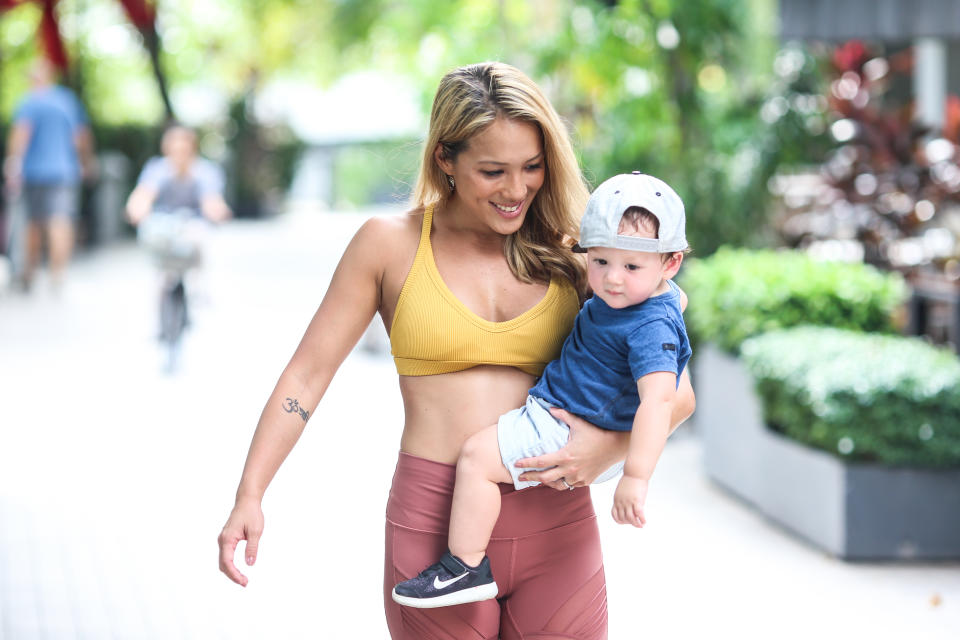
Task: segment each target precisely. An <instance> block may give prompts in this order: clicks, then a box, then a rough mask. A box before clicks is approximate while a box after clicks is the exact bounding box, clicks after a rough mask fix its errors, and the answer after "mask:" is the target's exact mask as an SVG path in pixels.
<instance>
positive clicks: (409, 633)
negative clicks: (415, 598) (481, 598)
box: [383, 521, 500, 640]
mask: <svg viewBox="0 0 960 640" xmlns="http://www.w3.org/2000/svg"><path fill="white" fill-rule="evenodd" d="M446 549H447V534H446V532H443V533H431V532H427V531H416V530H413V529H408V528H405V527H402V526H399V525H397V524H394V523H392V522H390V521H387V529H386V556H385V559H384V571H383V575H384V580H383V605H384V609H385V610H386V614H387V627H388V628H389V629H390V637H391V638H392V639H393V640H493V639H495V638H498V637H499V629H500V605H499V604H498V602H497V601H496V600H487V601H485V602H475V603H472V604H464V605H458V606H455V607H439V608H436V609H414V608H412V607H403V606H400V605H399V604H397V603H396V602H394V601H393V598H391V596H390V593H391V591H393V587H394V585H395V584H396V583H397V582H400V581H402V580H406V579H408V578H412V577H413V576H415V575H417V574H418V573H419V572H420V571H422V570H423V569H425V568H427V567H428V566H430V565H431V564H433V563H434V562H436V561H437V560H438V559H439V558H440V556H441V555H442V554H443V552H444V551H446Z"/></svg>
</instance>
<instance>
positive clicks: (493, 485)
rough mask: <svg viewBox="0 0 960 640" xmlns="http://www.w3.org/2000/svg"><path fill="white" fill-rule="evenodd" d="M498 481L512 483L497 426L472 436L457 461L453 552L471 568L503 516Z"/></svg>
mask: <svg viewBox="0 0 960 640" xmlns="http://www.w3.org/2000/svg"><path fill="white" fill-rule="evenodd" d="M498 482H504V483H512V482H513V478H511V477H510V472H509V471H507V468H506V467H505V466H503V460H501V459H500V447H499V445H498V444H497V425H491V426H489V427H487V428H486V429H484V430H483V431H480V432H479V433H476V434H474V435H473V436H471V437H470V438H469V439H468V440H467V441H466V442H465V443H464V445H463V449H462V450H461V451H460V459H459V460H458V461H457V483H456V486H455V487H454V489H453V507H452V509H451V511H450V540H449V544H450V553H452V554H453V555H455V556H457V557H458V558H460V559H461V560H463V561H464V562H466V563H467V564H468V565H470V566H474V567H475V566H477V565H478V564H480V561H481V560H483V556H484V555H485V554H486V551H487V544H488V543H489V542H490V534H491V533H492V532H493V525H494V524H496V522H497V517H498V516H499V515H500V488H499V487H498V486H497V483H498Z"/></svg>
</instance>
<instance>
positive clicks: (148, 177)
mask: <svg viewBox="0 0 960 640" xmlns="http://www.w3.org/2000/svg"><path fill="white" fill-rule="evenodd" d="M169 175H170V172H169V170H168V169H167V167H166V165H165V164H164V162H163V158H159V157H157V158H150V159H149V160H147V164H145V165H143V170H142V171H141V172H140V177H139V178H137V186H138V187H150V188H151V189H159V188H160V186H161V185H162V184H163V181H164V180H166V179H167V177H168V176H169Z"/></svg>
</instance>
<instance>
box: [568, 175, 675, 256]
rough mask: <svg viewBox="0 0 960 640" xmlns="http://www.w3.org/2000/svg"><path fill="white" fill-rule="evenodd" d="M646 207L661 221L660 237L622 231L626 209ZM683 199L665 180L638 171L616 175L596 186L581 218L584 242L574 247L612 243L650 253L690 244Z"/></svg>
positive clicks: (612, 244) (603, 245)
mask: <svg viewBox="0 0 960 640" xmlns="http://www.w3.org/2000/svg"><path fill="white" fill-rule="evenodd" d="M630 207H643V208H644V209H646V210H647V211H649V212H650V213H652V214H653V215H655V216H656V217H657V220H658V221H659V222H660V233H659V234H658V235H659V237H658V238H638V237H636V236H625V235H618V234H617V228H618V227H619V226H620V219H621V218H622V217H623V212H624V211H626V210H627V209H629V208H630ZM685 223H686V215H685V214H684V210H683V201H682V200H681V199H680V196H678V195H677V192H676V191H674V190H673V189H671V188H670V185H668V184H667V183H666V182H664V181H663V180H660V179H658V178H654V177H653V176H648V175H647V174H645V173H641V172H639V171H634V172H633V173H622V174H620V175H617V176H613V177H612V178H610V179H609V180H606V181H605V182H603V183H602V184H601V185H600V186H599V187H597V188H596V189H594V191H593V193H592V194H591V195H590V200H589V201H588V202H587V210H586V212H585V213H584V214H583V220H581V222H580V242H578V243H577V247H575V248H574V250H578V249H579V250H580V251H585V250H586V249H588V248H590V247H609V248H611V249H627V250H629V251H644V252H647V253H671V252H673V251H683V250H684V249H686V248H687V246H688V245H687V236H686V232H685V231H684V225H685Z"/></svg>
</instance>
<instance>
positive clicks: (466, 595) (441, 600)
mask: <svg viewBox="0 0 960 640" xmlns="http://www.w3.org/2000/svg"><path fill="white" fill-rule="evenodd" d="M497 591H499V589H498V588H497V583H496V582H490V583H488V584H481V585H478V586H476V587H471V588H469V589H463V590H461V591H454V592H453V593H448V594H446V595H442V596H435V597H433V598H411V597H409V596H401V595H400V594H398V593H397V590H396V589H394V590H393V591H392V592H391V594H390V595H391V596H392V597H393V601H394V602H396V603H397V604H402V605H403V606H405V607H413V608H414V609H435V608H436V607H452V606H454V605H458V604H467V603H468V602H482V601H483V600H490V599H491V598H496V597H497Z"/></svg>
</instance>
